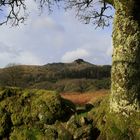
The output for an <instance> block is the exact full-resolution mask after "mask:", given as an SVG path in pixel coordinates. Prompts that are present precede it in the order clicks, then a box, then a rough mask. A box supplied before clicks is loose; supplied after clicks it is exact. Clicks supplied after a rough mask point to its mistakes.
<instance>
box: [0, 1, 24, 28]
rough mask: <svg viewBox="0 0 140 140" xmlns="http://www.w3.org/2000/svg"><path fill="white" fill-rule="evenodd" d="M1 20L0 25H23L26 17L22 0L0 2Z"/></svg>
mask: <svg viewBox="0 0 140 140" xmlns="http://www.w3.org/2000/svg"><path fill="white" fill-rule="evenodd" d="M0 9H1V16H2V17H1V18H2V20H1V21H0V25H3V24H7V23H8V22H10V24H11V25H12V26H17V25H19V23H23V22H24V20H25V19H26V17H27V14H26V13H25V10H26V5H25V1H24V0H0Z"/></svg>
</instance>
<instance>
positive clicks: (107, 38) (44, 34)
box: [0, 0, 112, 68]
mask: <svg viewBox="0 0 140 140" xmlns="http://www.w3.org/2000/svg"><path fill="white" fill-rule="evenodd" d="M27 6H28V11H29V13H30V14H29V17H28V19H27V21H26V22H25V24H22V25H20V26H18V27H11V26H9V25H3V26H0V67H1V68H2V67H5V66H6V65H7V64H9V63H16V64H26V65H45V64H47V63H53V62H66V63H68V62H72V61H74V60H75V59H78V58H81V59H84V60H85V61H88V62H91V63H93V64H98V65H104V64H111V56H112V39H111V32H112V27H111V26H110V27H108V28H105V29H104V30H103V29H101V28H97V29H95V26H93V25H90V24H89V25H88V24H83V23H81V22H80V21H78V20H77V19H76V18H75V14H74V11H67V12H64V11H63V10H58V9H55V10H54V12H52V13H51V14H48V13H46V12H44V13H42V14H41V15H40V16H39V11H38V8H37V5H36V3H34V2H33V1H32V0H30V2H29V1H28V5H27Z"/></svg>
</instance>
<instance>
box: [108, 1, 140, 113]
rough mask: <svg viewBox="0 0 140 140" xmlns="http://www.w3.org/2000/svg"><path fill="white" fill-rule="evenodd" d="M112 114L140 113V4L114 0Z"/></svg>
mask: <svg viewBox="0 0 140 140" xmlns="http://www.w3.org/2000/svg"><path fill="white" fill-rule="evenodd" d="M114 7H115V10H116V12H115V17H114V29H113V47H114V50H113V64H112V74H111V75H112V77H111V78H112V85H111V97H110V111H113V112H118V113H123V114H130V113H131V112H133V111H134V112H136V111H140V110H139V107H140V1H139V0H114Z"/></svg>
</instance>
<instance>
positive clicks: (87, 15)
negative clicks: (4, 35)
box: [0, 0, 112, 28]
mask: <svg viewBox="0 0 140 140" xmlns="http://www.w3.org/2000/svg"><path fill="white" fill-rule="evenodd" d="M25 1H26V0H0V14H1V15H2V16H1V17H2V20H1V21H0V25H3V24H7V23H9V22H10V23H11V25H12V26H17V25H18V24H19V23H23V22H24V21H25V19H26V18H27V13H26V5H25ZM34 1H35V2H36V3H37V4H38V6H39V9H40V10H41V11H43V9H44V8H45V7H47V10H48V11H49V12H51V11H52V9H53V8H52V7H53V6H54V5H56V4H58V3H60V4H62V5H64V7H65V9H74V10H75V11H76V16H77V17H78V19H79V20H81V21H83V22H84V23H86V24H88V23H92V24H96V25H97V27H102V28H103V27H105V26H109V23H110V19H111V18H112V15H108V13H107V11H108V10H109V9H111V8H112V7H111V5H109V4H108V2H111V1H112V0H34ZM2 13H3V14H2Z"/></svg>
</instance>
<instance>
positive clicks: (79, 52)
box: [61, 48, 90, 62]
mask: <svg viewBox="0 0 140 140" xmlns="http://www.w3.org/2000/svg"><path fill="white" fill-rule="evenodd" d="M88 56H90V54H89V52H88V51H87V50H85V49H80V48H78V49H76V50H74V51H70V52H66V53H65V54H64V55H63V56H62V59H61V60H62V61H63V62H71V61H73V60H75V59H78V58H86V57H88Z"/></svg>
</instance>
